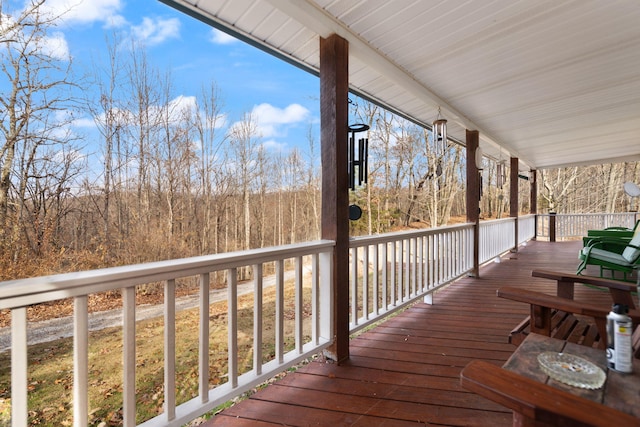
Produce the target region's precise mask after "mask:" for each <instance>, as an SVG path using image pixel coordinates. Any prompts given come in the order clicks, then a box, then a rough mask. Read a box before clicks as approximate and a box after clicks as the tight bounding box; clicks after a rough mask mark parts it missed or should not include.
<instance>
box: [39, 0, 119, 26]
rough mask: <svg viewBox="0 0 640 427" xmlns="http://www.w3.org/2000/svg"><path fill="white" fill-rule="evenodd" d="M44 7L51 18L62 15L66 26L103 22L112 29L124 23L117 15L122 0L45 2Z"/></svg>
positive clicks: (51, 0) (48, 0)
mask: <svg viewBox="0 0 640 427" xmlns="http://www.w3.org/2000/svg"><path fill="white" fill-rule="evenodd" d="M44 7H45V9H44V10H45V11H46V12H48V13H51V14H52V15H53V16H59V15H62V16H63V21H64V23H65V24H67V25H70V24H74V23H82V24H90V23H92V22H104V23H105V25H106V26H107V27H113V26H115V25H118V26H119V25H122V24H124V23H125V22H126V20H125V19H124V17H123V16H122V15H120V14H119V12H120V11H121V10H122V9H123V7H124V5H123V2H122V0H47V2H46V3H45V4H44Z"/></svg>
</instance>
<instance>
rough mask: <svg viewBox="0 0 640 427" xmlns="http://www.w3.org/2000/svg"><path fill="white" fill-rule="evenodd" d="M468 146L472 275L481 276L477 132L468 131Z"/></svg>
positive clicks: (468, 216) (478, 141)
mask: <svg viewBox="0 0 640 427" xmlns="http://www.w3.org/2000/svg"><path fill="white" fill-rule="evenodd" d="M466 139H467V141H466V143H467V144H466V145H467V222H473V223H475V224H476V225H475V227H474V228H473V270H472V271H471V275H472V276H474V277H479V276H480V242H479V239H480V172H479V170H478V168H477V166H476V161H475V159H476V149H477V148H478V146H479V145H480V136H479V133H478V131H477V130H468V129H467V134H466Z"/></svg>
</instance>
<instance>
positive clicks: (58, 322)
mask: <svg viewBox="0 0 640 427" xmlns="http://www.w3.org/2000/svg"><path fill="white" fill-rule="evenodd" d="M304 271H305V274H310V271H311V268H310V267H307V266H305V268H304ZM294 277H295V272H294V271H285V274H284V279H285V281H288V280H292V279H294ZM275 283H276V279H275V276H266V277H264V279H263V287H265V288H267V287H270V286H274V285H275ZM251 292H253V282H252V281H248V282H243V283H239V284H238V295H245V294H249V293H251ZM209 298H210V302H211V303H214V302H219V301H225V300H226V299H227V290H226V289H216V290H213V291H211V293H210V294H209ZM198 300H199V298H198V295H189V296H185V297H180V298H178V299H177V300H176V311H180V310H186V309H189V308H194V307H197V306H198ZM162 315H163V306H162V305H149V304H145V305H139V306H137V307H136V321H138V320H146V319H153V318H156V317H161V316H162ZM114 326H122V309H115V310H109V311H102V312H99V313H90V314H89V330H90V331H99V330H101V329H105V328H111V327H114ZM71 336H73V317H72V316H68V317H62V318H58V319H49V320H43V321H40V322H34V323H29V330H28V332H27V342H28V343H29V345H31V344H39V343H43V342H49V341H55V340H57V339H61V338H68V337H71ZM10 348H11V327H9V326H8V327H4V328H0V353H2V352H5V351H7V350H9V349H10Z"/></svg>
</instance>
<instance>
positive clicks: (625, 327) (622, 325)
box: [607, 304, 633, 373]
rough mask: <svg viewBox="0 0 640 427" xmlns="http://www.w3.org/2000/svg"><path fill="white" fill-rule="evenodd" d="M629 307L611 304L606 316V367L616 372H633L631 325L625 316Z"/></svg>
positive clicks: (628, 318) (629, 319)
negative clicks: (611, 306)
mask: <svg viewBox="0 0 640 427" xmlns="http://www.w3.org/2000/svg"><path fill="white" fill-rule="evenodd" d="M627 313H629V307H627V306H626V305H623V304H613V308H612V309H611V311H610V312H609V314H608V315H607V365H608V366H609V368H610V369H613V370H616V371H618V372H624V373H630V372H632V371H633V364H632V363H633V362H632V356H633V354H632V350H631V331H632V327H633V324H632V323H631V318H630V317H629V316H628V315H627Z"/></svg>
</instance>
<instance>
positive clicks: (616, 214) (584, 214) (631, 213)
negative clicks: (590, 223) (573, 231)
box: [538, 212, 636, 216]
mask: <svg viewBox="0 0 640 427" xmlns="http://www.w3.org/2000/svg"><path fill="white" fill-rule="evenodd" d="M635 213H636V212H595V213H544V214H538V216H550V215H556V216H630V215H635Z"/></svg>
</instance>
